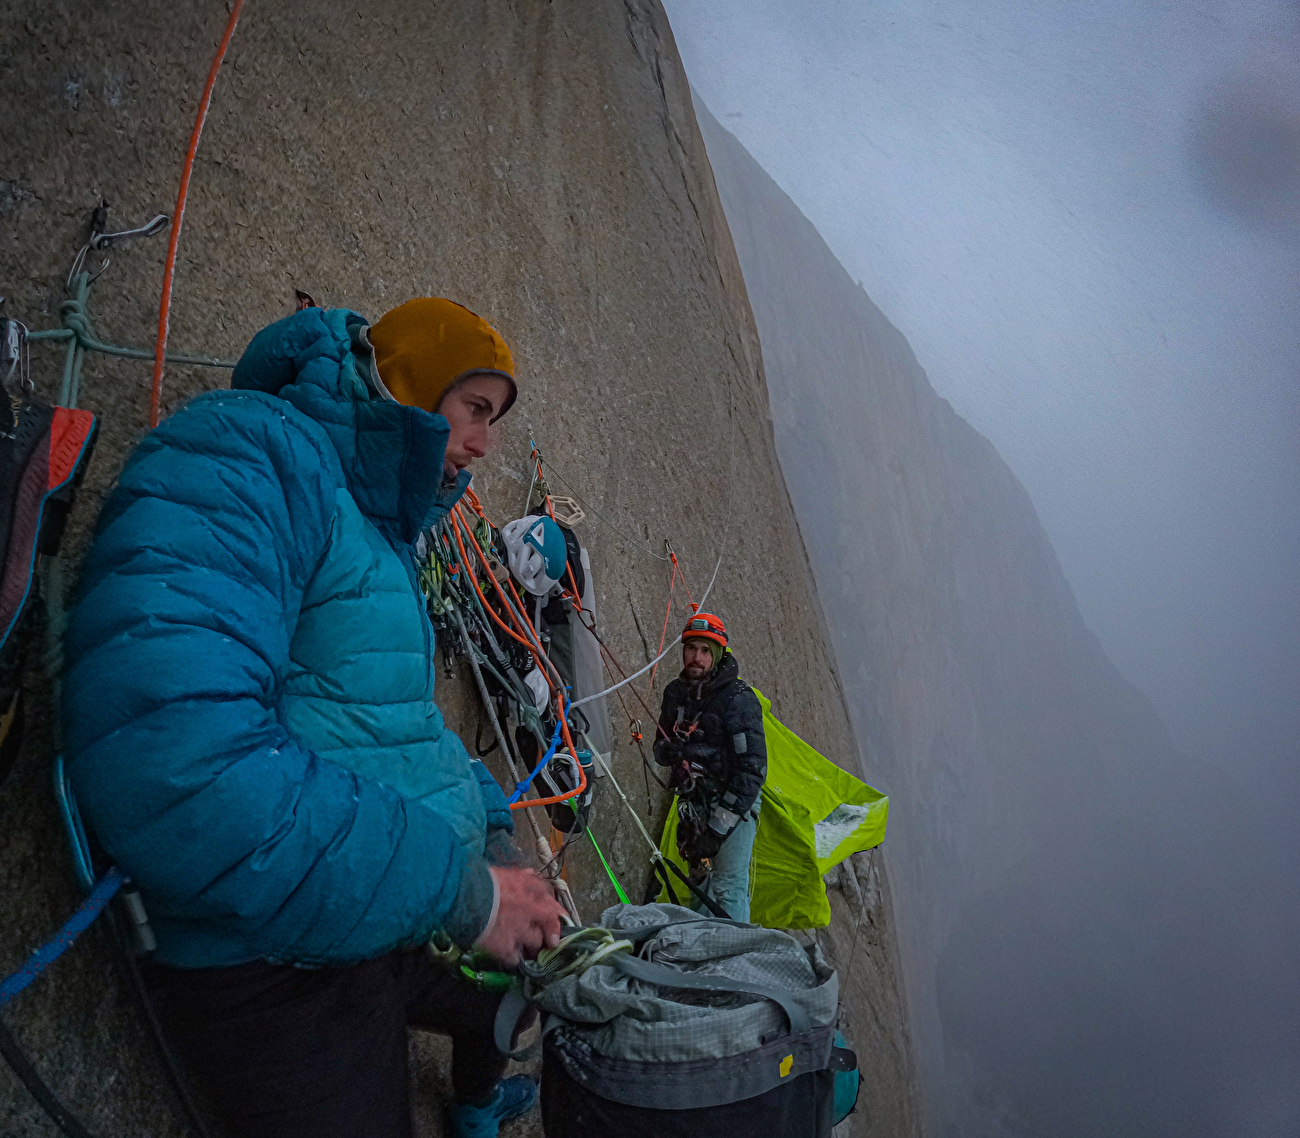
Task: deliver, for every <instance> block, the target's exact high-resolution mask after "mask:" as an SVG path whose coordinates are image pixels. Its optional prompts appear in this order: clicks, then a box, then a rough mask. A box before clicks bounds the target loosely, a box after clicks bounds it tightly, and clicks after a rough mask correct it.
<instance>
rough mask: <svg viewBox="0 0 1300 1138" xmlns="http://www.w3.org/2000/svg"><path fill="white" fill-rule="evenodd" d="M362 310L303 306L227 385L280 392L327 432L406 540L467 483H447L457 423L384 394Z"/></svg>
mask: <svg viewBox="0 0 1300 1138" xmlns="http://www.w3.org/2000/svg"><path fill="white" fill-rule="evenodd" d="M366 327H367V322H366V319H365V317H363V316H361V315H359V314H358V313H356V312H352V311H350V310H348V309H346V308H333V309H328V310H326V309H322V308H304V309H303V310H302V311H300V312H295V313H294V314H293V315H292V316H288V317H286V318H285V319H283V320H279V321H276V323H274V324H272V325H270V326H269V327H266V328H263V329H262V331H260V332H259V333H258V334H257V335H256V336H254V337H253V340H252V342H251V343H250V344H249V345H248V347H247V348H246V349H245V351H244V354H243V355H242V356H241V357H240V360H239V363H238V364H237V365H236V366H235V371H234V375H233V377H232V379H231V387H233V388H235V389H237V390H252V391H263V392H266V393H267V394H269V395H278V396H279V397H280V398H282V399H284V400H285V401H287V402H288V403H290V404H291V405H292V406H293V407H295V408H296V409H297V410H298V411H301V412H302V413H303V414H304V415H306V416H307V417H308V418H310V419H312V420H314V421H315V422H316V423H317V424H318V425H319V426H320V427H321V429H322V430H324V432H325V433H326V435H328V436H329V439H330V442H331V443H333V445H334V449H335V451H336V452H337V453H338V458H339V464H340V466H341V467H342V470H343V475H344V478H345V479H346V481H347V487H348V492H349V493H350V494H351V495H352V497H353V498H354V499H355V500H356V503H357V505H358V507H359V508H360V509H361V512H362V513H363V514H365V515H366V516H367V517H368V518H370V520H371V521H372V522H374V523H375V525H376V526H378V527H379V529H380V530H381V531H383V532H384V533H385V534H386V535H387V536H388V537H389V538H390V540H392V539H394V538H395V539H398V540H400V541H402V542H405V543H407V544H410V543H411V542H414V541H415V539H416V538H417V537H418V536H419V534H420V531H421V530H424V529H428V528H430V527H432V526H435V525H437V524H438V522H440V521H441V520H442V519H443V518H444V517H445V516H446V514H447V512H448V511H449V510H450V509H451V507H452V506H453V505H455V503H456V502H457V500H458V499H459V498H460V497H461V495H462V494H463V493H464V492H465V488H466V487H467V486H468V485H469V483H470V473H469V471H467V470H462V471H461V472H460V474H459V475H458V476H457V478H456V479H455V481H454V482H452V483H450V484H444V479H443V461H444V459H445V457H446V453H447V440H448V438H449V436H450V434H451V428H450V426H449V425H448V423H447V420H446V419H445V418H444V417H443V416H442V415H439V414H435V413H432V412H429V411H424V410H422V409H421V408H419V407H408V406H405V405H403V404H401V403H396V402H393V401H392V400H389V399H386V398H384V397H383V396H382V395H381V394H380V393H379V392H377V391H376V390H375V389H374V387H373V386H372V385H371V383H370V382H369V380H368V378H367V377H368V376H369V374H370V359H369V353H370V346H369V344H368V343H367V341H366V337H365V335H364V331H365V328H366Z"/></svg>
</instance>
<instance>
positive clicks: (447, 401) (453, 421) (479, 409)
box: [435, 375, 510, 477]
mask: <svg viewBox="0 0 1300 1138" xmlns="http://www.w3.org/2000/svg"><path fill="white" fill-rule="evenodd" d="M509 395H510V385H509V384H508V383H507V382H506V381H505V380H504V379H502V378H501V377H500V376H499V375H471V376H470V377H469V378H468V379H463V380H461V381H460V382H459V383H458V384H456V386H455V387H453V388H452V389H451V390H450V391H448V392H447V394H446V395H444V396H443V397H442V402H441V403H439V404H438V406H437V407H436V408H435V410H437V411H438V412H439V413H440V414H442V415H444V416H445V417H446V419H447V422H448V424H449V425H450V426H451V437H450V438H448V440H447V460H446V463H445V471H446V474H447V476H448V477H455V476H456V474H458V473H459V472H460V471H462V470H464V469H465V467H467V466H468V465H469V464H470V463H471V462H473V461H474V460H475V459H476V458H482V457H483V456H484V455H485V454H487V452H488V446H489V444H490V442H491V439H490V437H489V434H488V426H489V424H490V423H491V422H492V419H493V417H494V416H495V415H496V413H497V412H498V411H500V410H501V408H502V406H503V405H504V404H505V401H506V399H507V398H508V397H509Z"/></svg>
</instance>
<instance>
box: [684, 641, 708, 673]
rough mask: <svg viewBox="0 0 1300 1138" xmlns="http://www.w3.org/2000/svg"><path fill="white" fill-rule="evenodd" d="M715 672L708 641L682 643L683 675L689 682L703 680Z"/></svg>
mask: <svg viewBox="0 0 1300 1138" xmlns="http://www.w3.org/2000/svg"><path fill="white" fill-rule="evenodd" d="M711 671H713V653H712V652H711V651H709V642H708V641H707V640H699V639H696V640H685V641H683V642H682V673H683V674H684V675H685V676H686V678H687V679H688V680H702V679H704V677H705V676H707V675H708V674H709V673H710V672H711Z"/></svg>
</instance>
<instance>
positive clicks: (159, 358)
mask: <svg viewBox="0 0 1300 1138" xmlns="http://www.w3.org/2000/svg"><path fill="white" fill-rule="evenodd" d="M243 6H244V0H235V6H234V8H232V9H231V12H230V19H229V20H227V21H226V33H225V35H223V36H222V37H221V43H220V45H219V46H218V47H217V54H216V56H215V57H214V58H213V60H212V67H211V68H210V69H209V71H208V82H207V85H206V86H205V87H204V88H203V98H202V99H200V100H199V113H198V114H197V115H196V116H195V119H194V130H193V132H192V133H191V134H190V147H189V150H187V151H186V152H185V165H184V166H182V167H181V188H180V190H179V192H178V193H177V194H176V211H175V212H174V213H173V214H172V232H171V236H170V237H169V238H168V241H167V265H166V268H164V269H163V285H162V300H161V301H160V302H159V305H158V339H157V341H156V343H155V344H154V350H153V390H152V391H151V392H150V394H149V426H150V428H153V427H156V426H157V425H158V412H159V409H160V407H161V405H162V377H163V361H164V360H165V359H166V353H167V331H168V327H169V325H170V323H171V308H172V277H173V276H174V275H175V272H176V250H177V248H178V247H179V245H180V240H181V221H182V220H183V219H184V217H185V199H186V198H187V197H188V196H189V192H190V175H191V174H192V173H193V172H194V156H195V155H196V154H197V153H198V152H199V138H200V137H201V136H202V134H203V123H204V120H205V119H207V117H208V106H209V104H210V103H211V102H212V90H213V88H214V87H215V86H216V85H217V72H218V71H220V70H221V63H222V61H223V60H224V59H225V58H226V49H227V48H228V47H230V40H231V37H232V36H234V34H235V25H236V24H237V23H239V11H240V9H241V8H243Z"/></svg>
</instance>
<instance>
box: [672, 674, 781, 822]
mask: <svg viewBox="0 0 1300 1138" xmlns="http://www.w3.org/2000/svg"><path fill="white" fill-rule="evenodd" d="M659 726H660V727H661V728H662V731H661V732H656V735H655V745H654V754H655V761H656V762H658V763H659V764H660V765H661V766H666V767H672V768H673V781H674V784H675V785H676V786H677V787H678V790H679V793H682V795H683V797H688V798H692V799H697V800H702V801H701V805H705V806H707V808H708V810H709V811H711V817H710V819H709V825H710V828H711V829H713V830H715V831H717V832H718V833H719V834H721V835H723V836H725V835H727V834H729V833H731V831H732V829H734V828H735V825H736V823H737V822H739V821H740V819H741V818H742V817H744V816H745V815H746V814H747V813H748V812H749V811H750V809H751V808H752V807H753V806H754V804H755V801H756V800H757V798H758V794H759V791H760V790H762V788H763V782H764V780H765V779H766V778H767V742H766V740H765V739H764V738H763V708H762V705H760V704H759V702H758V697H757V696H756V695H755V694H754V693H753V691H752V690H751V689H750V687H749V685H748V684H747V683H745V682H744V681H743V680H741V679H740V665H739V664H737V662H736V658H735V656H733V655H732V654H731V653H730V652H727V653H726V654H725V655H724V656H723V657H722V659H721V660H719V661H718V665H717V667H715V668H714V669H713V671H712V672H710V673H709V674H708V675H707V676H705V677H704V678H703V679H702V680H699V681H698V682H691V681H689V680H686V679H684V678H683V677H681V676H678V677H677V679H675V680H673V681H672V683H670V684H669V685H668V687H667V688H666V689H665V690H664V699H663V707H662V710H661V711H660V713H659ZM665 736H667V738H665ZM687 763H689V764H692V765H693V767H694V768H695V769H696V770H697V771H701V770H702V772H703V774H702V776H700V777H697V778H696V779H695V786H694V788H693V789H690V790H688V789H687V787H688V786H689V785H690V782H689V779H687V778H685V777H684V776H685V772H684V767H685V764H687Z"/></svg>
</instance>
